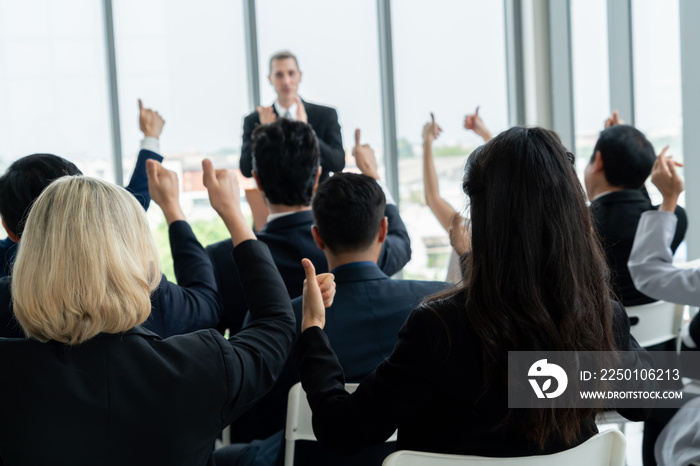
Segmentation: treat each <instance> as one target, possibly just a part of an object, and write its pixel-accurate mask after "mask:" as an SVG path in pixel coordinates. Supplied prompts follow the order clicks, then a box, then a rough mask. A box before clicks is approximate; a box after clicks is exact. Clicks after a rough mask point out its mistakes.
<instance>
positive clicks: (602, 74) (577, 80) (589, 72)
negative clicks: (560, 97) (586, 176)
mask: <svg viewBox="0 0 700 466" xmlns="http://www.w3.org/2000/svg"><path fill="white" fill-rule="evenodd" d="M607 14H608V12H607V1H606V0H571V43H572V54H573V57H572V62H573V76H574V79H573V80H574V123H575V128H576V142H575V146H576V149H575V152H576V169H577V171H578V173H579V177H580V178H581V181H582V182H583V170H584V168H585V167H586V164H588V161H589V160H590V157H591V155H592V154H593V148H594V147H595V143H596V141H597V140H598V135H599V133H600V131H601V130H602V129H603V126H604V122H605V119H606V118H607V117H608V116H610V114H611V109H610V78H609V76H610V73H609V68H608V22H607Z"/></svg>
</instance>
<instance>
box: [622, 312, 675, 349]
mask: <svg viewBox="0 0 700 466" xmlns="http://www.w3.org/2000/svg"><path fill="white" fill-rule="evenodd" d="M683 310H684V309H683V306H682V305H679V304H673V303H667V302H666V301H657V302H655V303H650V304H642V305H640V306H629V307H628V308H627V315H628V316H629V318H630V323H631V327H630V333H631V334H632V336H634V338H635V339H636V340H637V342H638V343H639V344H640V345H641V346H643V347H645V348H647V347H649V346H653V345H658V344H659V343H663V342H665V341H668V340H674V339H678V336H679V335H680V330H681V323H682V322H683Z"/></svg>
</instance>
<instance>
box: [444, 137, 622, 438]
mask: <svg viewBox="0 0 700 466" xmlns="http://www.w3.org/2000/svg"><path fill="white" fill-rule="evenodd" d="M573 165H574V157H573V154H571V153H569V152H567V151H566V149H565V148H564V146H563V145H562V143H561V140H560V139H559V137H558V136H557V135H556V133H554V132H552V131H548V130H546V129H542V128H522V127H514V128H511V129H509V130H508V131H505V132H503V133H501V134H500V135H499V136H497V137H496V138H494V139H493V140H491V141H490V142H489V143H487V144H485V145H484V146H481V147H480V148H478V149H477V150H475V151H474V153H472V154H471V156H470V157H469V159H468V161H467V167H466V170H465V176H464V180H463V189H464V192H465V193H466V194H467V196H469V200H470V203H469V205H470V209H471V230H472V254H471V256H470V258H469V259H468V260H467V261H466V263H465V264H464V280H463V284H462V287H461V289H460V290H458V291H457V292H463V293H464V296H466V313H465V316H466V319H467V320H468V322H469V324H470V326H471V327H472V328H473V329H474V331H475V332H476V335H477V337H478V339H479V340H480V344H481V347H482V349H483V368H484V380H485V383H486V386H485V387H484V390H487V389H488V387H489V385H490V384H493V383H494V382H496V381H499V380H502V381H505V380H507V367H508V364H507V355H508V351H540V350H541V351H614V350H615V342H614V339H613V330H612V303H611V302H610V292H609V287H608V284H607V272H606V270H607V269H606V263H605V258H604V255H603V253H602V250H601V247H600V244H599V241H598V239H597V237H596V234H595V232H594V230H593V225H592V222H591V217H590V213H589V211H588V208H587V206H586V203H585V195H584V192H583V189H582V187H581V184H580V182H579V180H578V178H577V176H576V173H575V170H574V166H573ZM596 411H597V410H595V409H573V408H567V409H561V408H559V409H527V410H524V412H523V417H522V419H523V422H524V424H525V425H524V426H523V427H524V428H525V430H526V432H527V436H528V438H529V439H530V440H532V441H533V442H535V443H536V444H538V445H539V446H540V448H541V449H544V447H545V445H546V444H547V443H548V442H549V441H551V440H553V439H559V440H560V441H563V442H564V443H565V444H567V445H573V444H574V443H576V441H577V440H578V439H580V438H581V436H582V434H592V433H593V432H589V430H590V429H591V427H590V426H592V425H593V423H592V417H593V416H594V415H595V412H596ZM510 414H511V412H510V411H509V414H508V415H509V416H510ZM506 419H507V418H506Z"/></svg>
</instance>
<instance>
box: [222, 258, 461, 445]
mask: <svg viewBox="0 0 700 466" xmlns="http://www.w3.org/2000/svg"><path fill="white" fill-rule="evenodd" d="M332 272H333V274H334V275H335V283H336V293H335V299H334V301H333V305H332V306H331V307H330V308H328V309H327V310H326V327H325V328H326V333H327V335H328V339H329V340H330V341H331V343H332V344H333V348H334V350H335V352H336V354H337V355H338V360H339V362H340V365H341V366H342V367H343V370H344V372H345V378H346V380H347V381H348V382H360V381H361V380H362V379H363V378H364V377H365V376H366V375H367V374H369V373H370V372H372V371H373V370H374V368H375V367H377V365H379V363H380V362H382V361H383V360H384V359H386V358H387V357H388V356H389V355H390V354H391V350H392V349H393V348H394V345H395V344H396V340H397V335H398V332H399V329H400V328H401V326H402V325H403V324H404V322H405V321H406V318H407V317H408V315H409V314H410V313H411V311H412V310H413V309H414V308H415V307H416V306H417V305H418V303H419V302H420V301H421V300H422V299H423V298H425V297H426V296H429V295H431V294H433V293H436V292H438V291H440V290H443V289H445V288H447V287H448V286H450V285H449V283H445V282H429V281H418V280H392V279H390V278H389V277H388V276H387V275H386V274H385V273H384V272H382V271H381V270H379V267H377V265H376V264H373V263H369V262H359V263H355V264H350V265H347V266H342V267H338V268H336V269H334V270H333V271H332ZM292 308H293V309H294V316H295V317H296V321H297V325H296V328H297V334H300V333H301V317H302V298H301V296H300V297H298V298H295V299H293V300H292ZM297 382H299V374H298V371H297V368H296V364H295V363H294V360H293V358H291V357H290V358H289V360H288V361H287V364H286V365H285V368H284V370H283V371H282V374H280V377H279V379H278V380H277V383H275V385H274V387H273V388H272V390H270V392H268V393H267V395H265V396H264V397H263V398H262V399H261V400H260V401H259V402H258V403H256V405H255V407H253V409H251V410H250V411H248V412H247V413H245V414H244V415H243V416H242V417H241V418H240V419H239V420H238V421H236V422H235V423H234V424H233V425H232V426H231V441H232V443H234V442H250V441H251V440H253V439H264V438H267V437H269V436H271V435H272V434H274V433H275V432H277V431H279V430H281V429H284V425H285V415H286V413H287V395H288V393H289V389H290V388H291V387H292V385H294V384H295V383H297Z"/></svg>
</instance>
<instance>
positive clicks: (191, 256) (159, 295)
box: [0, 221, 242, 338]
mask: <svg viewBox="0 0 700 466" xmlns="http://www.w3.org/2000/svg"><path fill="white" fill-rule="evenodd" d="M169 233H170V250H171V252H172V255H173V265H174V267H175V276H176V277H177V281H178V283H179V285H176V284H174V283H171V282H169V281H168V280H167V279H166V278H165V275H163V276H162V277H161V280H160V285H158V288H157V289H156V290H155V291H154V292H153V294H152V295H151V306H152V307H151V315H150V316H149V318H148V320H146V322H144V324H143V327H144V328H146V329H148V330H150V331H152V332H154V333H156V334H157V335H159V336H161V337H164V338H165V337H169V336H171V335H178V334H181V333H188V332H194V331H195V330H199V329H204V328H214V327H216V325H217V324H218V322H219V319H220V318H221V302H220V301H219V295H218V293H217V290H216V278H215V277H214V270H213V268H212V265H211V262H210V261H209V258H208V257H207V253H206V252H205V251H204V248H203V247H202V245H201V244H200V243H199V241H197V238H196V237H195V235H194V233H193V232H192V228H191V227H190V225H189V224H188V223H187V222H184V221H178V222H173V223H172V224H171V225H170V228H169ZM229 243H231V241H230V240H229ZM231 244H233V243H231ZM231 249H233V248H231ZM239 286H242V285H239ZM23 335H24V334H23V332H22V329H21V328H20V326H19V324H18V323H17V321H16V320H15V318H14V314H13V312H12V299H11V277H9V276H8V277H3V278H2V279H0V337H9V338H21V337H22V336H23Z"/></svg>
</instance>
